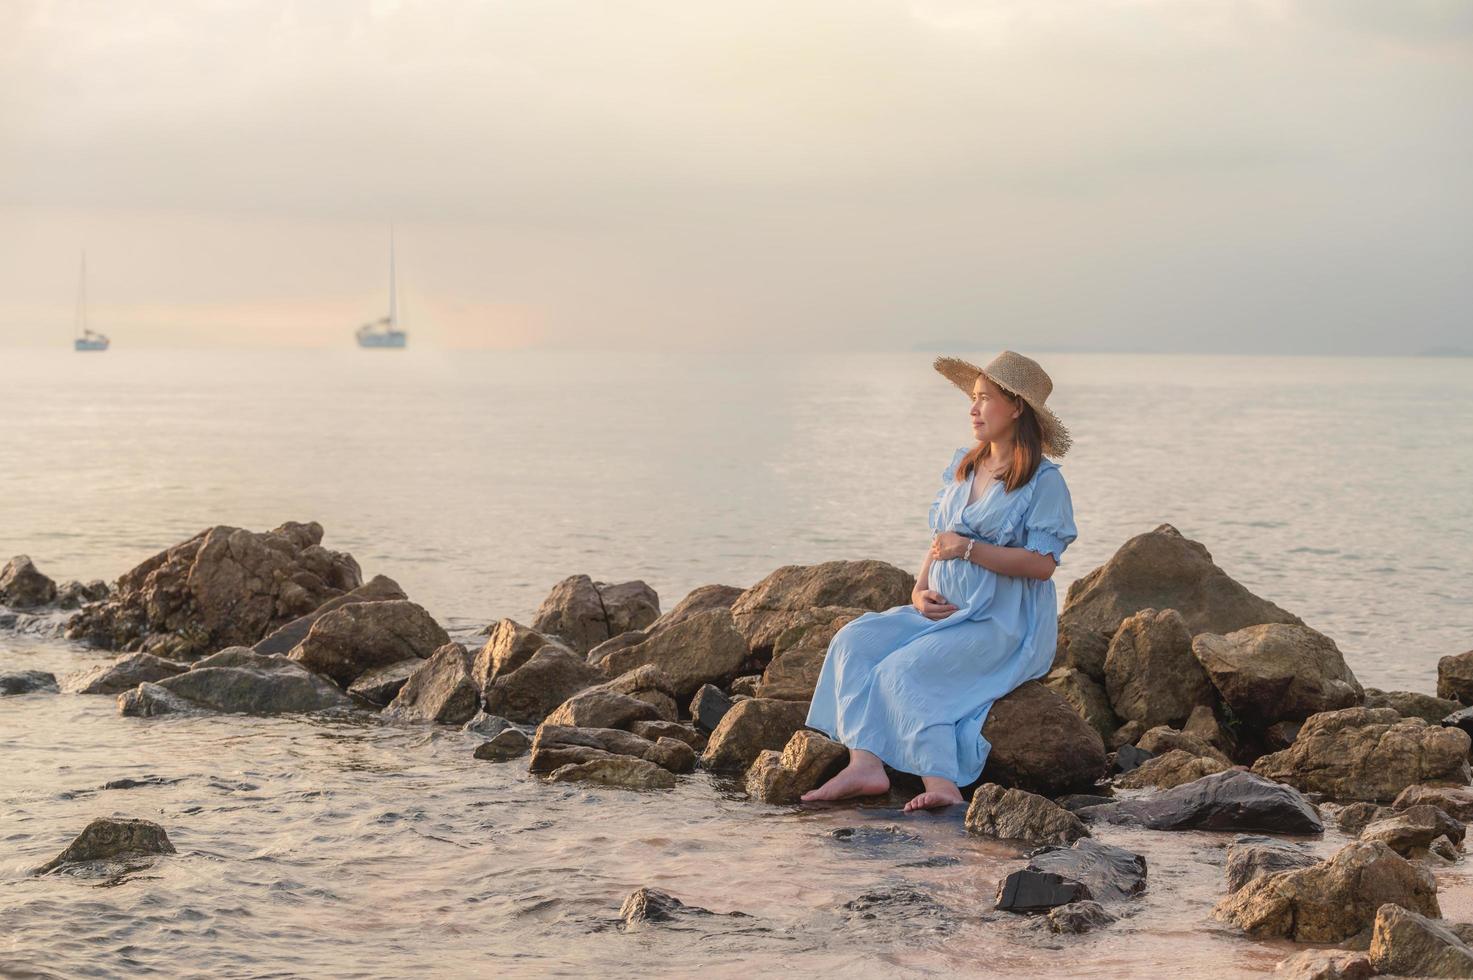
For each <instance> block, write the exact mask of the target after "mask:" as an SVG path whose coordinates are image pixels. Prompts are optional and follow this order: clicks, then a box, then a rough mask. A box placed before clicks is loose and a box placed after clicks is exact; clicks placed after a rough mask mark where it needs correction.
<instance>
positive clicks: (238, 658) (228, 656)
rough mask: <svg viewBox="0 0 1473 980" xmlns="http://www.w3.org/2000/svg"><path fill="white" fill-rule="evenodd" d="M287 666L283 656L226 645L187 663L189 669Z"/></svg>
mask: <svg viewBox="0 0 1473 980" xmlns="http://www.w3.org/2000/svg"><path fill="white" fill-rule="evenodd" d="M289 666H291V662H290V661H289V660H288V659H287V658H285V657H278V656H272V655H269V654H263V653H257V652H256V651H255V650H253V649H252V648H251V647H226V648H225V649H224V650H217V651H216V652H214V653H212V654H210V655H209V656H208V657H205V658H204V659H203V660H196V661H195V662H194V663H192V664H190V665H189V669H190V670H204V669H206V668H209V667H249V668H251V669H254V670H277V669H279V668H282V667H289Z"/></svg>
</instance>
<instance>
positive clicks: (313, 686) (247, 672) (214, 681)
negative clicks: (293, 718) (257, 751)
mask: <svg viewBox="0 0 1473 980" xmlns="http://www.w3.org/2000/svg"><path fill="white" fill-rule="evenodd" d="M247 652H248V651H247ZM257 656H258V657H259V655H257ZM154 688H160V689H162V690H164V691H166V692H168V694H170V695H172V696H173V697H174V698H180V699H182V700H184V701H186V702H188V705H189V707H191V708H193V709H196V710H205V711H217V712H222V713H225V714H248V715H274V714H294V713H301V712H310V711H325V710H327V709H330V708H342V707H347V706H349V705H351V704H352V702H351V701H349V700H348V698H347V696H346V695H344V694H343V692H342V691H341V690H339V689H338V688H337V687H336V686H334V685H333V684H332V683H331V682H329V681H328V680H327V679H326V678H323V677H319V676H318V675H316V674H314V673H312V672H311V671H309V670H307V669H305V668H303V667H302V666H301V665H300V664H298V663H295V662H293V661H291V660H288V659H287V658H285V657H259V660H258V662H257V663H255V664H251V665H242V666H234V667H230V666H222V667H214V666H203V665H202V666H197V667H195V668H194V669H192V670H187V671H185V672H184V673H182V674H175V675H173V676H172V677H166V678H164V679H163V680H161V681H159V682H158V683H157V684H140V685H139V686H138V687H137V688H135V689H134V690H133V691H131V692H128V693H125V694H122V695H120V696H119V698H118V709H119V711H120V712H121V713H122V714H124V715H140V716H145V717H146V716H150V715H157V714H167V713H171V712H174V711H176V710H177V709H178V706H177V705H176V704H174V703H173V701H172V700H171V699H168V698H163V699H160V698H158V697H157V696H156V692H154V691H153V689H154Z"/></svg>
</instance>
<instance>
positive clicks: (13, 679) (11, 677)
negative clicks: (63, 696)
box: [0, 670, 59, 695]
mask: <svg viewBox="0 0 1473 980" xmlns="http://www.w3.org/2000/svg"><path fill="white" fill-rule="evenodd" d="M58 689H59V688H58V686H57V683H56V675H55V674H53V673H51V672H50V671H47V670H7V671H0V695H6V694H35V693H38V692H44V693H46V694H55V693H56V692H57V690H58Z"/></svg>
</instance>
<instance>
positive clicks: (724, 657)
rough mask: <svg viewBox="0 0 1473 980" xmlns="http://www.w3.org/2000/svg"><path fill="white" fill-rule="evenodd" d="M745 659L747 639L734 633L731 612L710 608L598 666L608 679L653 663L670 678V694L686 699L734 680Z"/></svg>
mask: <svg viewBox="0 0 1473 980" xmlns="http://www.w3.org/2000/svg"><path fill="white" fill-rule="evenodd" d="M747 657H748V653H747V644H746V641H745V640H744V639H743V638H742V636H741V634H740V633H738V632H737V631H736V628H735V626H734V625H733V623H732V618H731V613H730V612H729V611H728V610H725V609H708V610H705V611H703V612H698V613H692V614H691V615H690V616H689V617H687V618H686V619H684V620H682V621H681V622H678V623H676V624H674V625H673V626H670V627H668V628H666V629H663V630H660V631H658V632H655V633H651V634H650V635H648V636H647V637H646V638H645V639H643V640H641V641H640V642H639V643H636V644H634V645H633V646H628V647H624V648H623V649H620V650H615V651H613V652H611V653H609V654H608V655H607V656H605V657H603V659H601V660H599V661H598V662H597V663H596V664H594V666H596V667H597V668H598V669H599V671H600V672H601V673H602V674H603V676H605V677H617V676H618V675H620V674H623V673H625V672H627V671H630V670H633V669H634V668H636V667H640V666H643V665H645V664H652V665H654V666H655V667H658V668H659V669H660V671H661V672H662V673H664V674H665V675H666V676H667V677H669V678H670V681H671V685H672V688H673V690H672V691H671V693H672V694H673V695H674V696H675V697H676V698H677V699H678V700H681V701H683V700H684V699H686V698H688V697H690V696H691V695H693V694H695V692H696V691H697V690H698V689H699V688H700V687H701V685H703V684H725V683H727V682H729V681H731V680H732V678H734V677H736V676H737V675H738V674H740V673H741V672H742V670H743V669H744V667H745V666H746V663H747Z"/></svg>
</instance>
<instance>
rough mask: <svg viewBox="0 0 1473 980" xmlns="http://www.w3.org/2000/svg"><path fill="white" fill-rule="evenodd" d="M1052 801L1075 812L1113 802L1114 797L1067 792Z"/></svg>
mask: <svg viewBox="0 0 1473 980" xmlns="http://www.w3.org/2000/svg"><path fill="white" fill-rule="evenodd" d="M1054 802H1056V803H1058V804H1059V806H1061V807H1063V808H1064V809H1065V810H1068V811H1069V812H1070V813H1077V812H1078V811H1080V810H1083V809H1085V808H1086V807H1092V806H1106V805H1108V804H1111V803H1114V802H1115V798H1114V797H1113V796H1099V795H1097V794H1095V793H1068V794H1065V795H1064V796H1061V797H1059V798H1058V799H1057V800H1055V801H1054Z"/></svg>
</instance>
